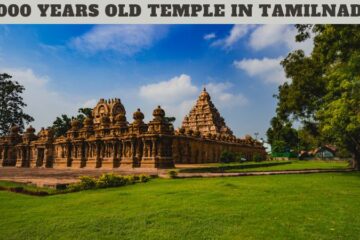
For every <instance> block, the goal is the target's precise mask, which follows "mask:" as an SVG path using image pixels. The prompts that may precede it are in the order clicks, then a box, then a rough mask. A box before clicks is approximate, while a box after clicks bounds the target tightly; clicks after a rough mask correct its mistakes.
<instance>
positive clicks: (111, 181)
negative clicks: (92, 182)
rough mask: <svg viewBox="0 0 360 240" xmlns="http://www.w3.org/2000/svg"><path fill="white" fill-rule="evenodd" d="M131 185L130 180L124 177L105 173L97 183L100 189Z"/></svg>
mask: <svg viewBox="0 0 360 240" xmlns="http://www.w3.org/2000/svg"><path fill="white" fill-rule="evenodd" d="M128 183H129V179H127V178H126V177H123V176H117V175H115V174H112V173H111V174H110V173H105V174H103V175H101V176H100V177H99V179H98V180H97V182H96V186H97V187H98V188H106V187H118V186H124V185H126V184H128Z"/></svg>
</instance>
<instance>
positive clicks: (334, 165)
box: [180, 160, 349, 172]
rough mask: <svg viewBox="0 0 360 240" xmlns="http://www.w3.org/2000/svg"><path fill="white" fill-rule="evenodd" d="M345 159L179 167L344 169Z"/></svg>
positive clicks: (204, 169) (208, 169) (212, 169)
mask: <svg viewBox="0 0 360 240" xmlns="http://www.w3.org/2000/svg"><path fill="white" fill-rule="evenodd" d="M348 167H349V163H348V162H347V161H322V160H307V161H304V160H291V161H266V162H245V163H214V164H209V165H208V166H206V167H199V168H186V169H180V172H259V171H283V170H306V169H346V168H348Z"/></svg>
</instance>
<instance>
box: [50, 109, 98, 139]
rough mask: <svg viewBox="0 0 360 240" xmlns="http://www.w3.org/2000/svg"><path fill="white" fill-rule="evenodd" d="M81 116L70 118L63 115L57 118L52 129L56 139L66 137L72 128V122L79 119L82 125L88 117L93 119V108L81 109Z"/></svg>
mask: <svg viewBox="0 0 360 240" xmlns="http://www.w3.org/2000/svg"><path fill="white" fill-rule="evenodd" d="M78 112H79V114H78V115H77V116H76V117H69V116H68V115H66V114H62V115H61V117H57V118H56V120H55V121H54V122H53V125H52V129H53V130H54V134H55V136H56V137H60V136H64V135H65V134H66V132H67V131H68V130H69V129H70V128H71V121H72V120H73V119H77V120H78V121H79V122H80V123H81V124H82V122H83V121H84V120H85V118H86V117H91V114H92V109H91V108H80V109H79V110H78Z"/></svg>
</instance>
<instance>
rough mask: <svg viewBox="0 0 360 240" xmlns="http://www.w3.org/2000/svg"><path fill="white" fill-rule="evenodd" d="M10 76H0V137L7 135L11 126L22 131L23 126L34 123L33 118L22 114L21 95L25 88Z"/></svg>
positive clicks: (22, 102) (4, 74)
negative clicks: (16, 126)
mask: <svg viewBox="0 0 360 240" xmlns="http://www.w3.org/2000/svg"><path fill="white" fill-rule="evenodd" d="M11 78H12V77H11V76H10V75H8V74H6V73H2V74H0V136H4V135H7V134H8V133H9V130H10V128H11V126H12V125H18V126H19V127H20V130H21V131H22V130H24V126H25V124H28V123H30V122H32V121H34V118H33V117H31V116H30V115H28V114H26V113H24V110H23V108H24V107H26V106H27V105H26V104H25V103H24V101H23V98H22V97H21V94H22V93H23V92H24V90H25V88H24V87H23V86H22V85H20V84H19V83H18V82H16V81H12V80H11Z"/></svg>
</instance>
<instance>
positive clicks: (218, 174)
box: [159, 169, 354, 178]
mask: <svg viewBox="0 0 360 240" xmlns="http://www.w3.org/2000/svg"><path fill="white" fill-rule="evenodd" d="M352 171H354V170H353V169H309V170H286V171H262V172H238V173H179V174H178V177H179V178H195V177H241V176H263V175H280V174H309V173H332V172H339V173H341V172H352ZM159 176H160V177H164V176H163V175H162V174H160V175H159Z"/></svg>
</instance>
